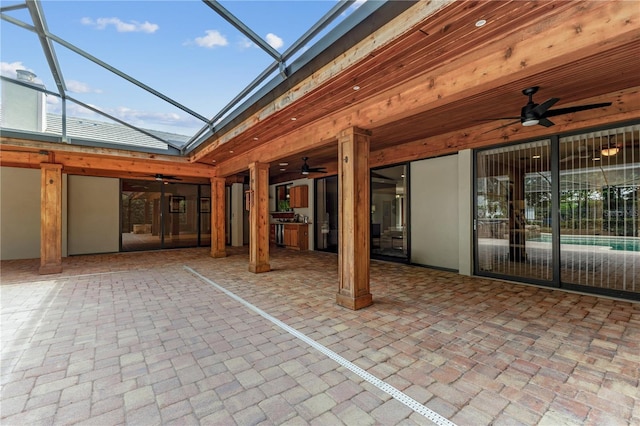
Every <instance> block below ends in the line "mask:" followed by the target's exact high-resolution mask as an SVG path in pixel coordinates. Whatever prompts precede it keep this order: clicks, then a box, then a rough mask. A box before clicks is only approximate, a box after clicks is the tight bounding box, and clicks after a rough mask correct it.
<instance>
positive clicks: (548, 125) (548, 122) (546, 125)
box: [538, 118, 555, 127]
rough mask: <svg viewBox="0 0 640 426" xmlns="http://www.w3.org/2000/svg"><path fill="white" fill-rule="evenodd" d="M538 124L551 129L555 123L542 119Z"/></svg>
mask: <svg viewBox="0 0 640 426" xmlns="http://www.w3.org/2000/svg"><path fill="white" fill-rule="evenodd" d="M538 124H539V125H541V126H544V127H551V126H553V125H554V124H555V123H554V122H553V121H551V120H549V119H547V118H541V119H540V120H538Z"/></svg>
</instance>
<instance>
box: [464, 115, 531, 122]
mask: <svg viewBox="0 0 640 426" xmlns="http://www.w3.org/2000/svg"><path fill="white" fill-rule="evenodd" d="M521 118H522V117H520V116H517V117H492V118H480V119H478V120H475V121H494V120H520V119H521ZM516 123H517V121H516Z"/></svg>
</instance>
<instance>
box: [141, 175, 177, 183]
mask: <svg viewBox="0 0 640 426" xmlns="http://www.w3.org/2000/svg"><path fill="white" fill-rule="evenodd" d="M149 176H153V177H154V178H155V179H156V180H157V181H158V182H165V181H169V180H182V179H180V178H179V177H176V176H171V175H163V174H162V173H156V174H155V175H149Z"/></svg>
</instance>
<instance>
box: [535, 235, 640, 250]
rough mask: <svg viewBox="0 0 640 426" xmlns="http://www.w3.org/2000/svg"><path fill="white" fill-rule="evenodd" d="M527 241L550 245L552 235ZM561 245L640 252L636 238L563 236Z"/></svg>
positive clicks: (639, 239)
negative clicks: (601, 247)
mask: <svg viewBox="0 0 640 426" xmlns="http://www.w3.org/2000/svg"><path fill="white" fill-rule="evenodd" d="M527 241H536V242H541V243H550V242H551V234H540V236H539V237H537V238H531V239H528V240H527ZM560 244H575V245H580V246H603V247H611V249H612V250H625V251H640V238H636V237H601V236H599V235H561V236H560Z"/></svg>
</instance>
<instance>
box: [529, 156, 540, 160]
mask: <svg viewBox="0 0 640 426" xmlns="http://www.w3.org/2000/svg"><path fill="white" fill-rule="evenodd" d="M540 157H541V155H534V156H533V157H531V158H534V159H536V160H537V159H538V158H540Z"/></svg>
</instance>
